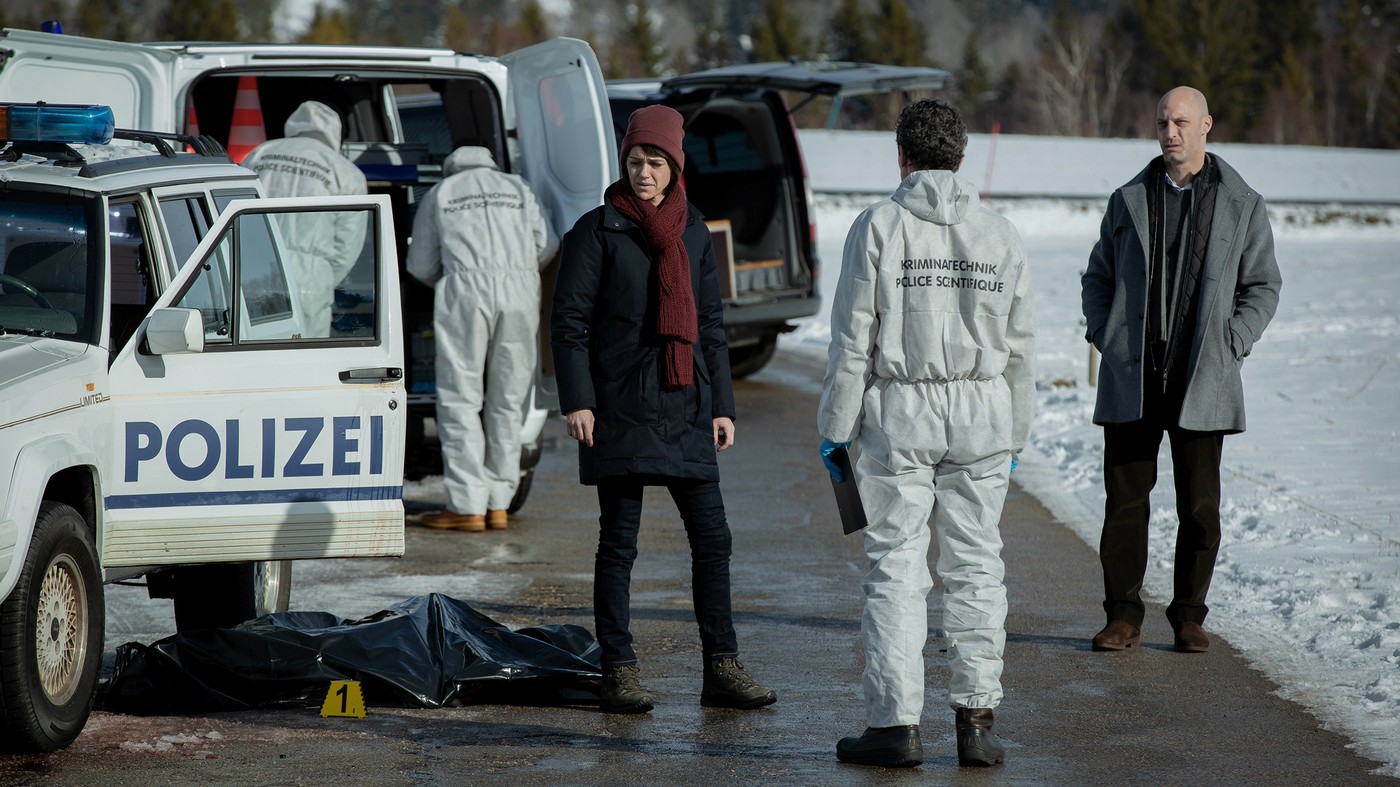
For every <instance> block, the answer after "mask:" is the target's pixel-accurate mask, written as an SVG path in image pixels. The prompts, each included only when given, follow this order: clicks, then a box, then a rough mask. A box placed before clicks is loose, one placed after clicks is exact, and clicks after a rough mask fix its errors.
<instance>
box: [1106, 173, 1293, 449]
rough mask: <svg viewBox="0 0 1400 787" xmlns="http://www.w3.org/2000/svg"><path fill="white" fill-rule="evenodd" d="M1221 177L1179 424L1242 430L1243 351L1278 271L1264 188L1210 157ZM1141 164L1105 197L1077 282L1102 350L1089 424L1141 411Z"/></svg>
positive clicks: (1256, 333) (1253, 337)
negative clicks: (1086, 261)
mask: <svg viewBox="0 0 1400 787" xmlns="http://www.w3.org/2000/svg"><path fill="white" fill-rule="evenodd" d="M1212 157H1213V158H1214V161H1215V164H1216V166H1217V167H1219V172H1220V184H1219V186H1218V187H1217V189H1218V190H1217V192H1216V198H1215V216H1214V219H1213V221H1212V223H1211V235H1210V241H1209V244H1208V245H1207V248H1206V258H1205V263H1204V268H1203V270H1202V271H1201V284H1200V290H1199V292H1198V293H1197V298H1198V299H1199V305H1198V311H1197V318H1196V326H1195V333H1194V337H1193V338H1192V341H1191V352H1190V357H1189V362H1188V366H1187V378H1188V382H1187V384H1186V393H1185V398H1184V400H1183V402H1182V407H1181V417H1180V420H1179V421H1178V426H1180V427H1181V428H1183V429H1191V430H1195V431H1201V432H1225V433H1227V434H1229V433H1236V432H1243V431H1244V425H1245V422H1244V384H1243V382H1242V380H1241V378H1240V369H1241V366H1242V365H1243V363H1244V358H1245V356H1247V355H1249V352H1250V350H1251V349H1252V348H1253V347H1254V343H1255V342H1256V341H1258V340H1259V337H1260V336H1261V335H1263V333H1264V328H1265V327H1266V326H1268V324H1269V320H1270V319H1272V318H1273V316H1274V310H1275V309H1276V308H1277V307H1278V297H1279V289H1280V288H1281V287H1282V284H1283V280H1282V277H1281V276H1280V275H1279V270H1278V262H1277V261H1276V260H1275V259H1274V235H1273V230H1272V228H1271V227H1270V226H1269V215H1268V211H1267V210H1266V208H1265V205H1264V199H1263V197H1261V196H1259V194H1258V193H1257V192H1255V191H1254V190H1253V189H1251V188H1250V187H1249V184H1247V183H1245V182H1244V180H1243V179H1242V178H1241V177H1240V174H1239V173H1238V172H1236V171H1235V170H1234V168H1232V167H1231V166H1230V165H1228V164H1226V163H1225V162H1224V161H1223V160H1221V159H1220V157H1218V156H1212ZM1151 170H1152V167H1151V166H1148V167H1147V168H1145V169H1143V171H1142V172H1140V173H1138V175H1137V176H1136V177H1134V178H1133V179H1132V180H1130V181H1128V182H1127V183H1126V184H1124V185H1123V186H1122V187H1120V188H1119V189H1118V190H1117V191H1115V192H1113V195H1112V196H1111V197H1109V199H1108V208H1107V210H1105V211H1104V217H1103V224H1102V226H1101V227H1100V230H1099V241H1098V243H1097V244H1095V245H1094V250H1093V252H1092V253H1091V254H1090V255H1089V266H1088V268H1087V269H1086V270H1085V271H1084V275H1083V276H1082V277H1081V280H1080V283H1081V284H1082V285H1083V291H1082V300H1083V308H1084V318H1085V320H1086V321H1087V324H1088V331H1087V333H1086V335H1085V338H1087V339H1088V340H1089V341H1090V342H1092V343H1093V344H1094V346H1095V347H1097V348H1098V350H1099V352H1100V354H1101V360H1100V363H1099V394H1098V402H1097V404H1096V405H1095V407H1094V423H1096V424H1100V425H1103V424H1117V423H1126V422H1129V421H1136V420H1138V419H1139V418H1141V417H1142V394H1143V377H1144V369H1145V363H1144V360H1145V359H1146V358H1147V344H1146V337H1147V296H1148V280H1147V275H1148V258H1149V253H1150V252H1149V245H1148V244H1149V242H1150V238H1149V231H1148V226H1149V220H1148V193H1147V190H1148V188H1149V185H1150V184H1149V183H1148V182H1147V181H1148V173H1149V172H1150V171H1151Z"/></svg>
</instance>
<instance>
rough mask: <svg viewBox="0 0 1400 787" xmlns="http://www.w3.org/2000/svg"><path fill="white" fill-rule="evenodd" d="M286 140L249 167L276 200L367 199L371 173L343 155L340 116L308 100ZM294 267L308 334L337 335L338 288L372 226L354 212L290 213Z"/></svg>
mask: <svg viewBox="0 0 1400 787" xmlns="http://www.w3.org/2000/svg"><path fill="white" fill-rule="evenodd" d="M282 131H283V133H284V134H286V136H284V137H282V138H281V139H270V140H268V141H267V142H264V143H262V144H261V145H259V146H257V147H256V148H254V149H253V150H252V151H251V152H250V153H249V154H248V155H247V157H246V158H244V159H243V166H245V167H247V168H249V169H251V170H253V171H254V172H257V173H258V180H260V181H262V184H263V190H264V191H266V192H267V196H269V197H335V196H355V195H359V194H368V193H369V187H368V183H367V182H366V181H365V175H364V173H363V172H361V171H360V168H359V167H357V166H355V165H354V164H353V163H351V161H350V159H348V158H346V157H345V156H343V155H341V153H340V142H341V140H340V136H341V131H342V124H341V120H340V114H339V113H337V112H336V111H335V110H334V109H331V108H330V107H329V106H326V105H325V104H322V103H321V102H320V101H305V102H302V104H301V105H300V106H298V107H297V108H296V110H295V111H294V112H292V114H291V115H290V116H289V117H288V118H287V122H286V124H284V125H283V127H282ZM280 223H281V224H282V226H283V238H284V240H285V242H286V245H287V260H288V263H289V264H290V265H291V266H293V271H292V275H293V277H294V278H295V281H296V285H297V295H298V302H299V303H300V305H301V309H302V320H303V321H304V323H305V325H304V326H303V327H304V332H303V336H307V337H317V338H321V337H327V336H330V335H331V306H332V305H333V304H334V302H335V290H336V287H337V286H338V285H339V284H340V282H341V280H343V279H344V278H345V276H346V274H348V273H349V272H350V271H351V269H353V268H354V267H355V263H356V262H357V261H358V260H359V258H360V254H361V253H362V251H363V250H364V240H365V232H366V225H365V223H364V220H363V219H362V218H361V217H359V216H358V215H357V214H355V213H353V212H345V213H332V214H327V213H320V212H315V213H306V214H302V215H291V216H288V217H286V218H284V219H282V221H281V222H280Z"/></svg>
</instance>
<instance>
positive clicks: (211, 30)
mask: <svg viewBox="0 0 1400 787" xmlns="http://www.w3.org/2000/svg"><path fill="white" fill-rule="evenodd" d="M159 35H160V37H161V38H163V39H164V40H167V41H237V40H238V11H237V9H235V8H234V6H233V0H174V2H172V3H170V5H169V6H168V7H167V8H166V10H165V16H164V17H162V20H161V25H160V30H159Z"/></svg>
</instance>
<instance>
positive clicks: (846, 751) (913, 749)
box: [836, 724, 924, 768]
mask: <svg viewBox="0 0 1400 787" xmlns="http://www.w3.org/2000/svg"><path fill="white" fill-rule="evenodd" d="M836 759H838V760H840V761H841V762H848V763H851V764H852V765H879V766H880V767H882V768H913V767H914V766H916V765H918V764H919V763H921V762H923V761H924V743H923V741H921V740H919V725H917V724H911V725H909V726H907V727H867V728H866V730H865V732H864V733H862V734H861V735H860V736H852V737H849V738H842V739H841V741H840V742H839V743H837V744H836Z"/></svg>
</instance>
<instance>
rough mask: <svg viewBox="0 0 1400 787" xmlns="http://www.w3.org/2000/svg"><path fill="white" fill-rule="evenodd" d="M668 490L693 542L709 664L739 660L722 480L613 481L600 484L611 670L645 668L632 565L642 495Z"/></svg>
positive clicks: (597, 577)
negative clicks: (637, 646) (637, 647)
mask: <svg viewBox="0 0 1400 787" xmlns="http://www.w3.org/2000/svg"><path fill="white" fill-rule="evenodd" d="M652 485H656V486H665V487H666V489H667V491H669V492H670V493H671V498H672V499H673V500H674V501H675V503H676V508H677V509H678V510H679V511H680V515H681V521H682V522H683V523H684V524H685V533H686V537H687V538H688V539H689V541H690V577H691V591H692V592H691V595H692V600H693V602H694V604H695V622H696V623H697V624H699V627H700V648H701V652H702V653H703V654H704V656H705V658H707V659H708V658H718V657H720V656H737V655H738V654H739V644H738V640H737V638H736V637H735V634H734V620H733V616H732V612H731V610H730V597H729V557H730V553H731V551H732V538H731V536H730V533H729V522H728V520H727V519H726V518H725V515H724V498H723V497H722V496H721V495H720V491H719V482H717V481H695V480H690V479H682V478H666V477H656V478H653V477H637V476H629V477H623V478H605V479H602V480H601V481H599V482H598V504H599V508H600V509H601V511H600V516H599V517H598V523H599V528H598V552H597V554H596V555H595V556H594V563H593V622H594V627H595V628H596V629H597V632H596V633H597V636H598V644H599V646H600V647H601V650H602V653H601V659H602V663H603V666H604V667H618V666H623V665H627V664H635V663H637V654H636V651H634V650H633V649H632V632H631V603H632V594H631V585H632V564H633V563H634V562H635V561H636V559H637V534H638V532H639V531H640V530H641V525H642V491H643V490H644V489H645V488H646V487H647V486H652Z"/></svg>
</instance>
